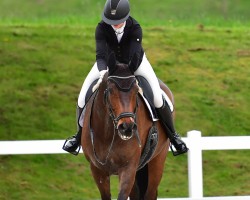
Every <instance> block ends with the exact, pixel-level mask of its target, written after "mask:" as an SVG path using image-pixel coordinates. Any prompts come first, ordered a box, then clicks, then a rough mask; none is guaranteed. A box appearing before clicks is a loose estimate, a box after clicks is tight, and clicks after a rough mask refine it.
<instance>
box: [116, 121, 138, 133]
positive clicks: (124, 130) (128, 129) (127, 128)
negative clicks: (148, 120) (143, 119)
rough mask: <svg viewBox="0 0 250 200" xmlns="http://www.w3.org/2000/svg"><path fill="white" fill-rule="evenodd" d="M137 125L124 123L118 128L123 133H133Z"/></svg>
mask: <svg viewBox="0 0 250 200" xmlns="http://www.w3.org/2000/svg"><path fill="white" fill-rule="evenodd" d="M134 126H135V123H126V122H123V123H122V124H120V125H119V126H118V129H119V131H120V132H122V133H131V132H132V131H133V129H134Z"/></svg>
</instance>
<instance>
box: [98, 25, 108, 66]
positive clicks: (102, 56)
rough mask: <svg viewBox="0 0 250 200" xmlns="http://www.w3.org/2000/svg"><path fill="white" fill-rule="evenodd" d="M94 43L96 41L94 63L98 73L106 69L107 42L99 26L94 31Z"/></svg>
mask: <svg viewBox="0 0 250 200" xmlns="http://www.w3.org/2000/svg"><path fill="white" fill-rule="evenodd" d="M95 41H96V62H97V67H98V70H99V71H102V70H106V69H107V61H106V57H107V42H106V38H105V33H104V32H103V30H102V27H101V25H100V24H98V26H97V27H96V31H95Z"/></svg>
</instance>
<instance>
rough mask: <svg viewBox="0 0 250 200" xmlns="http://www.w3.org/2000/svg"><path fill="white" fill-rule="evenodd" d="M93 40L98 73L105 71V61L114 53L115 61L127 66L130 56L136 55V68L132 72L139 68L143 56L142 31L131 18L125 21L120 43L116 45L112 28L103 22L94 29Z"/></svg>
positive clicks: (116, 41)
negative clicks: (137, 60) (94, 41)
mask: <svg viewBox="0 0 250 200" xmlns="http://www.w3.org/2000/svg"><path fill="white" fill-rule="evenodd" d="M95 40H96V62H97V67H98V70H99V71H101V70H105V69H107V59H108V56H109V54H110V53H111V52H114V53H115V55H116V59H117V61H119V62H120V63H125V64H128V63H129V61H130V60H131V58H132V56H133V55H134V54H136V56H137V58H139V62H138V64H137V66H134V67H133V70H134V71H135V70H136V69H137V68H138V67H139V66H140V64H141V61H142V58H143V55H144V50H143V48H142V29H141V26H140V24H139V23H138V22H137V21H136V20H135V19H133V18H132V17H129V18H128V19H127V21H126V26H125V28H124V33H123V36H122V38H121V41H120V43H118V40H117V37H116V34H115V31H114V29H113V28H112V26H111V25H108V24H106V23H105V22H103V21H101V22H100V23H99V24H98V25H97V27H96V32H95Z"/></svg>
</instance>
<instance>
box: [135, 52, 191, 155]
mask: <svg viewBox="0 0 250 200" xmlns="http://www.w3.org/2000/svg"><path fill="white" fill-rule="evenodd" d="M135 75H141V76H143V77H144V78H145V79H146V80H147V81H148V83H149V85H150V86H151V88H152V90H153V93H154V105H155V107H156V111H157V114H158V117H159V118H160V120H161V122H162V124H163V125H164V127H165V129H166V133H167V135H168V137H169V139H170V142H171V144H172V145H173V146H174V147H175V149H176V152H173V154H174V155H179V154H182V153H185V152H187V151H188V148H187V146H186V144H185V143H184V142H183V141H182V140H181V138H180V137H179V135H178V134H177V133H176V131H175V128H174V123H173V119H172V113H171V110H170V109H173V105H169V104H170V103H171V101H170V100H168V101H166V100H165V99H164V98H163V93H162V90H161V88H160V85H159V82H158V79H157V77H156V75H155V73H154V70H153V68H152V67H151V65H150V63H149V61H148V60H147V58H146V56H145V55H144V57H143V60H142V63H141V65H140V66H139V68H138V69H137V70H136V71H135ZM168 103H169V104H168Z"/></svg>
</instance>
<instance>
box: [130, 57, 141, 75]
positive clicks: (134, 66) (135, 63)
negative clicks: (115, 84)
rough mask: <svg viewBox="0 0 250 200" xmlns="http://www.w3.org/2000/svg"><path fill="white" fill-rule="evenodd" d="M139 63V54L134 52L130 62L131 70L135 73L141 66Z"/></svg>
mask: <svg viewBox="0 0 250 200" xmlns="http://www.w3.org/2000/svg"><path fill="white" fill-rule="evenodd" d="M138 65H139V56H138V55H137V54H136V53H134V55H133V56H132V58H131V60H130V61H129V64H128V66H129V69H130V71H131V72H132V73H134V72H135V71H136V70H137V68H138V67H139V66H138Z"/></svg>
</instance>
